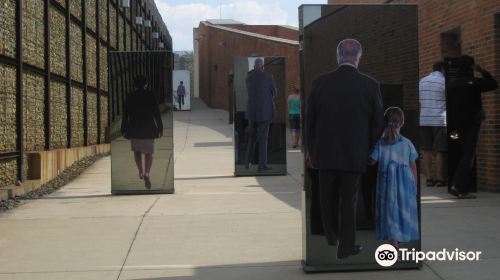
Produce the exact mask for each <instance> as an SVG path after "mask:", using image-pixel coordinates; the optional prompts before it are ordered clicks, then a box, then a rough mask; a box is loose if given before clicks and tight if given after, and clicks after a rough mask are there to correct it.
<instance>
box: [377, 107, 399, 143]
mask: <svg viewBox="0 0 500 280" xmlns="http://www.w3.org/2000/svg"><path fill="white" fill-rule="evenodd" d="M404 123H405V113H404V112H403V110H401V108H399V107H389V108H387V110H385V113H384V134H383V135H382V138H383V139H384V141H385V142H386V143H388V144H392V143H394V142H396V138H397V137H398V136H399V132H398V129H399V128H401V127H403V124H404Z"/></svg>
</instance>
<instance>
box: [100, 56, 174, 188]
mask: <svg viewBox="0 0 500 280" xmlns="http://www.w3.org/2000/svg"><path fill="white" fill-rule="evenodd" d="M109 68H110V70H109V71H110V72H109V90H110V105H109V106H110V120H111V129H110V135H111V192H112V193H113V194H134V193H173V192H174V160H173V149H174V144H173V137H172V136H173V118H172V117H173V113H172V108H173V104H172V70H171V69H172V61H171V54H170V53H168V52H110V53H109Z"/></svg>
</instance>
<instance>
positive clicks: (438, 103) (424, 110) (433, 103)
mask: <svg viewBox="0 0 500 280" xmlns="http://www.w3.org/2000/svg"><path fill="white" fill-rule="evenodd" d="M445 90H446V89H445V79H444V75H443V73H441V72H440V71H434V72H432V73H430V74H429V75H427V76H426V77H424V78H422V80H420V83H419V99H420V126H446V91H445Z"/></svg>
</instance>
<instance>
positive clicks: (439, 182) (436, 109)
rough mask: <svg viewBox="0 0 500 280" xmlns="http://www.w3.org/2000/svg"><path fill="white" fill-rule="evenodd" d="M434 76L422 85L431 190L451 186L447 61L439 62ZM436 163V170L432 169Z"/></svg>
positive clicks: (422, 132)
mask: <svg viewBox="0 0 500 280" xmlns="http://www.w3.org/2000/svg"><path fill="white" fill-rule="evenodd" d="M432 70H433V71H432V73H430V74H429V75H427V76H426V77H424V78H422V80H420V83H419V99H420V135H421V138H422V139H421V141H422V150H423V154H424V158H423V162H422V164H423V167H424V172H425V176H426V178H427V180H426V185H427V186H428V187H433V186H436V187H444V186H446V185H447V183H446V179H445V174H444V173H445V172H444V167H445V165H444V164H445V163H444V158H445V153H446V146H447V136H446V135H447V134H446V88H445V78H444V64H443V62H436V63H434V65H433V67H432ZM433 160H434V163H435V166H434V167H435V168H433V167H432V162H433Z"/></svg>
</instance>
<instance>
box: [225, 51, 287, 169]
mask: <svg viewBox="0 0 500 280" xmlns="http://www.w3.org/2000/svg"><path fill="white" fill-rule="evenodd" d="M233 69H234V80H233V92H234V98H233V102H234V103H233V114H234V150H235V172H234V174H235V175H236V176H261V175H286V122H285V121H286V117H287V112H286V103H285V95H286V93H285V59H284V58H282V57H239V58H235V59H234V68H233Z"/></svg>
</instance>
